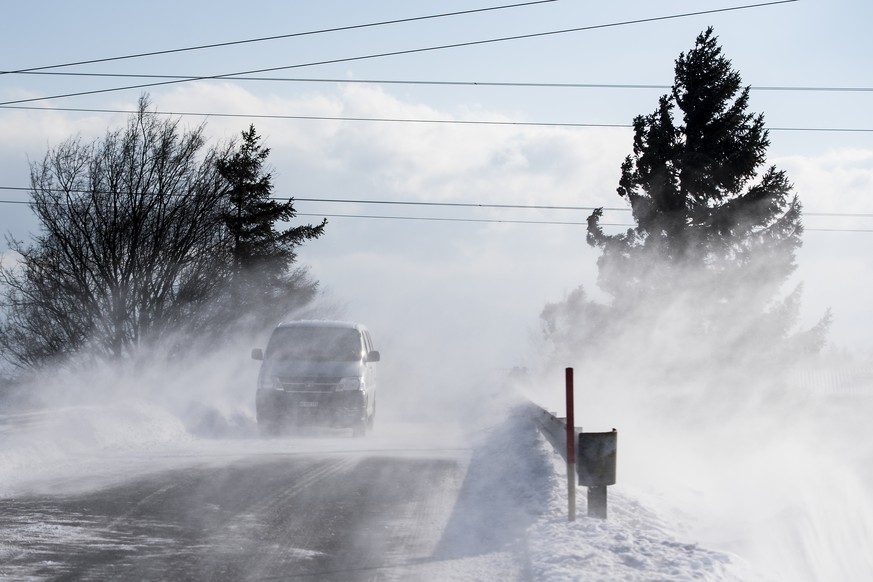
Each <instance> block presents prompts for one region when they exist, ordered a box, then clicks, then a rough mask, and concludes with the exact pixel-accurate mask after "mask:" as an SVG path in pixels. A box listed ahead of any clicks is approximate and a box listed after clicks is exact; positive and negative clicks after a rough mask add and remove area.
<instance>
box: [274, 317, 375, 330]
mask: <svg viewBox="0 0 873 582" xmlns="http://www.w3.org/2000/svg"><path fill="white" fill-rule="evenodd" d="M276 327H332V328H339V329H356V330H358V331H363V330H365V329H367V328H366V327H364V326H363V325H361V324H359V323H354V322H351V321H332V320H328V319H300V320H295V321H283V322H282V323H280V324H279V325H277V326H276Z"/></svg>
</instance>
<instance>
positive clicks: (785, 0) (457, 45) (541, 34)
mask: <svg viewBox="0 0 873 582" xmlns="http://www.w3.org/2000/svg"><path fill="white" fill-rule="evenodd" d="M797 1H798V0H775V1H772V2H762V3H758V4H746V5H743V6H732V7H728V8H716V9H712V10H701V11H697V12H686V13H682V14H672V15H668V16H655V17H650V18H640V19H636V20H626V21H622V22H612V23H608V24H595V25H590V26H579V27H575V28H566V29H561V30H552V31H547V32H534V33H528V34H518V35H513V36H504V37H499V38H490V39H484V40H474V41H468V42H460V43H451V44H443V45H436V46H430V47H420V48H415V49H406V50H398V51H389V52H383V53H374V54H369V55H359V56H355V57H344V58H336V59H326V60H323V61H313V62H309V63H301V64H296V65H286V66H281V67H267V68H262V69H252V70H248V71H237V72H234V73H225V74H220V75H207V76H203V77H190V78H185V79H172V80H167V81H160V82H155V83H140V84H137V85H127V86H124V87H112V88H108V89H93V90H90V91H79V92H74V93H64V94H60V95H49V96H44V97H31V98H28V99H16V100H13V101H4V102H0V105H14V104H18V103H32V102H34V101H44V100H48V99H62V98H66V97H77V96H83V95H96V94H100V93H111V92H116V91H126V90H129V89H145V88H149V87H160V86H165V85H173V84H178V83H187V82H190V81H205V80H214V79H225V78H227V77H230V76H236V75H255V74H259V73H267V72H272V71H283V70H289V69H297V68H303V67H312V66H317V65H328V64H337V63H347V62H352V61H362V60H367V59H377V58H383V57H390V56H398V55H408V54H415V53H423V52H429V51H439V50H445V49H450V48H461V47H470V46H480V45H485V44H492V43H498V42H508V41H514V40H523V39H531V38H540V37H545V36H553V35H558V34H567V33H571V32H582V31H588V30H596V29H603V28H611V27H617V26H627V25H631V24H643V23H649V22H658V21H663V20H672V19H676V18H687V17H690V16H702V15H706V14H716V13H722V12H732V11H737V10H748V9H751V8H761V7H765V6H775V5H779V4H789V3H793V2H797Z"/></svg>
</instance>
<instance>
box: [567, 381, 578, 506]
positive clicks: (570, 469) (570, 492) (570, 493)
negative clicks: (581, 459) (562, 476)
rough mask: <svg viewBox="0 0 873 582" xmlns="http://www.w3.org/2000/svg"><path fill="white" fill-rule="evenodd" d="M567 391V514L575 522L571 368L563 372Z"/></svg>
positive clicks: (574, 443)
mask: <svg viewBox="0 0 873 582" xmlns="http://www.w3.org/2000/svg"><path fill="white" fill-rule="evenodd" d="M565 380H566V391H567V513H568V515H569V520H570V521H576V424H575V420H574V419H573V368H567V369H566V370H565Z"/></svg>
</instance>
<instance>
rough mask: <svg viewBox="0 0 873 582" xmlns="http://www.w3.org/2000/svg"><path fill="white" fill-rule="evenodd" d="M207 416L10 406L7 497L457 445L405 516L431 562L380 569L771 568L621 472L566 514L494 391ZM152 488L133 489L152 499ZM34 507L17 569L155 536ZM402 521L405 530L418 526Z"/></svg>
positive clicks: (2, 445) (544, 576)
mask: <svg viewBox="0 0 873 582" xmlns="http://www.w3.org/2000/svg"><path fill="white" fill-rule="evenodd" d="M210 415H212V416H210ZM215 415H217V416H215ZM473 416H475V417H477V418H478V415H473ZM205 418H207V421H204V415H203V414H199V415H198V416H197V422H192V421H191V418H190V417H188V418H186V419H185V421H186V422H183V421H182V420H181V419H180V418H179V416H178V415H177V414H174V413H170V412H169V411H168V410H166V409H165V408H163V407H160V406H157V405H155V404H149V403H147V402H142V401H139V402H137V401H117V402H115V403H112V404H102V405H96V404H94V405H87V406H84V405H83V406H76V407H67V408H58V409H52V410H45V411H40V412H28V413H18V414H13V415H6V416H2V417H0V496H2V500H5V505H4V508H5V510H6V511H7V513H8V512H10V511H15V508H19V511H24V512H25V513H27V511H28V510H27V509H22V508H26V507H33V506H28V505H27V504H26V503H25V504H24V505H21V503H22V501H21V500H22V499H28V498H32V497H33V496H42V498H43V499H51V498H57V499H68V498H70V496H80V497H81V496H88V497H86V498H87V499H89V500H90V501H89V502H88V503H90V504H93V503H95V501H94V499H100V492H101V491H109V490H114V491H120V490H123V488H124V486H125V484H126V483H131V482H134V481H136V480H137V479H145V478H148V477H149V476H150V475H157V474H163V473H167V472H172V471H175V470H180V469H186V468H188V469H190V470H194V469H196V470H197V471H208V470H212V469H216V470H221V469H222V468H224V467H231V466H233V465H234V464H235V463H236V464H238V463H240V462H245V461H246V460H251V459H258V458H261V459H276V458H292V457H301V458H303V457H305V458H307V459H311V458H322V459H337V458H343V459H353V460H354V462H351V461H349V463H351V465H354V466H360V465H362V463H364V460H368V459H369V460H372V459H374V458H379V459H382V458H386V457H391V458H404V457H405V458H415V459H429V460H431V461H433V460H434V459H448V460H451V461H452V463H450V464H448V465H446V466H447V467H448V466H452V467H455V468H453V469H451V470H452V471H454V472H455V473H457V475H455V474H454V473H453V475H454V476H451V477H446V478H445V479H444V485H442V486H441V487H442V490H443V492H444V495H442V496H441V497H440V499H441V501H440V502H439V503H437V504H436V506H434V505H433V503H431V504H430V505H427V506H428V507H443V510H441V511H443V512H442V513H440V512H439V511H436V510H433V509H429V510H428V511H429V512H430V513H429V515H430V517H428V518H427V519H425V520H424V521H422V520H421V519H418V518H416V519H415V520H412V521H408V523H406V525H403V526H397V527H407V528H412V529H416V528H417V529H427V528H430V529H432V530H433V531H431V532H430V533H427V535H424V534H422V532H417V533H416V534H415V535H417V536H419V537H421V536H422V535H423V536H424V537H421V539H429V540H431V542H428V543H429V544H431V545H428V546H426V547H428V548H430V549H429V550H427V552H428V553H429V555H430V559H429V561H428V564H427V567H426V568H425V564H423V563H422V564H420V565H419V566H418V567H417V569H413V570H409V568H408V566H407V569H406V570H402V571H401V570H398V569H397V568H399V566H398V567H396V568H394V569H393V570H392V569H390V568H387V566H386V568H385V569H384V570H380V572H381V574H380V575H377V577H376V579H399V578H397V576H400V577H403V575H410V576H411V577H412V578H415V577H416V576H418V577H419V579H434V578H432V576H433V575H436V576H439V578H440V579H457V580H483V581H487V580H507V579H509V580H511V579H517V580H582V581H588V580H629V581H644V580H712V581H717V580H756V579H766V578H764V577H763V576H760V575H759V573H758V572H756V571H755V570H754V569H753V568H752V567H751V566H749V565H748V564H747V563H746V562H745V561H744V560H743V559H741V558H739V557H737V556H735V555H732V554H730V553H727V552H722V551H716V550H712V549H707V548H705V547H701V546H700V545H698V544H697V543H695V540H694V539H691V538H688V537H687V536H684V535H682V534H681V533H680V529H681V528H680V526H678V525H677V522H675V520H674V521H671V520H668V519H667V518H666V517H665V515H661V514H659V508H658V507H655V506H649V505H646V503H644V502H643V501H642V500H641V499H640V498H638V497H636V496H634V495H633V494H632V493H631V491H630V490H627V489H625V488H623V487H622V486H621V485H618V486H615V487H612V488H610V518H609V520H607V521H602V520H595V519H588V518H587V517H584V515H585V511H586V507H585V500H584V498H585V496H584V489H582V490H580V493H579V499H580V507H579V514H580V518H579V520H578V521H577V522H575V523H567V518H566V491H565V488H566V480H565V473H564V466H563V461H561V460H560V458H559V457H558V456H557V455H555V454H554V452H553V451H552V449H551V447H550V445H548V444H547V443H546V441H545V440H544V439H543V438H542V436H541V435H540V434H539V433H538V432H537V431H536V429H535V428H534V427H533V425H532V423H530V422H529V420H528V418H527V417H526V416H525V415H524V414H523V413H522V412H521V411H520V409H518V408H515V407H513V406H512V405H511V404H510V403H506V402H501V403H500V404H499V405H498V404H493V403H492V404H490V405H489V408H488V415H487V418H488V419H490V420H488V421H487V422H482V421H478V422H470V421H469V420H468V421H467V422H465V424H464V428H463V430H462V429H461V428H459V427H458V426H456V425H453V424H452V425H446V424H434V423H430V424H428V423H400V422H392V421H391V419H390V418H388V419H383V422H381V423H380V426H379V427H378V429H377V430H376V432H374V434H372V435H370V436H369V437H368V438H366V439H363V440H359V439H350V438H348V437H347V436H346V435H345V434H340V433H335V432H331V431H325V432H324V433H322V434H319V435H316V436H315V437H308V438H280V439H271V440H261V439H257V438H255V437H254V436H253V435H252V434H251V428H252V427H251V421H250V420H249V421H248V424H247V423H246V416H245V414H244V413H240V414H239V415H229V416H223V415H221V414H218V413H215V412H214V411H213V412H212V413H210V414H206V415H205ZM210 419H211V420H210ZM229 419H230V420H229ZM204 422H205V424H206V425H208V426H211V427H212V429H213V431H214V432H216V433H220V434H223V435H224V436H223V437H221V438H216V437H204V436H195V435H194V434H192V432H191V429H192V427H195V428H196V430H194V432H195V433H199V434H201V435H202V434H203V433H204V430H205V429H204ZM216 427H217V428H218V429H220V430H217V428H216ZM346 464H348V463H346ZM351 465H350V466H351ZM447 470H448V469H447ZM189 472H190V471H189ZM349 475H353V473H349ZM349 478H351V479H354V477H349ZM452 483H454V484H455V485H451V484H452ZM112 488H115V489H112ZM119 488H121V489H119ZM167 489H172V485H166V486H161V487H157V488H156V489H155V490H154V491H151V492H150V493H149V496H153V495H163V494H165V490H167ZM423 494H424V493H422V495H423ZM283 495H288V494H287V493H283ZM428 495H430V494H428ZM149 496H146V497H145V498H144V499H143V500H141V501H138V502H137V503H138V504H145V503H146V500H147V499H148V498H149ZM83 498H84V497H83ZM41 503H42V502H41ZM40 507H43V505H41V506H40ZM52 507H54V506H52ZM338 510H339V508H338ZM30 511H31V513H32V514H30V515H27V514H22V515H11V516H10V515H5V516H4V521H3V523H4V524H5V525H4V527H5V528H6V530H7V531H5V532H2V533H3V535H0V539H2V540H5V541H0V563H2V562H3V561H4V560H6V561H10V560H12V559H13V558H15V559H17V560H18V562H19V563H20V564H24V566H23V569H22V568H19V569H17V570H16V571H15V572H16V574H15V576H19V575H22V572H27V571H28V570H27V563H28V561H27V559H25V558H22V552H27V548H28V547H33V545H32V544H31V542H33V544H36V545H39V547H41V548H43V550H41V551H46V550H45V548H47V547H49V548H50V547H55V549H56V548H57V547H68V546H63V544H73V545H72V546H69V547H75V544H76V543H80V544H86V545H88V546H87V547H89V548H93V547H94V544H103V545H104V546H106V545H107V544H110V545H111V544H116V545H115V546H112V547H116V549H117V548H118V547H122V546H124V545H125V544H127V545H130V544H133V546H136V544H140V545H142V547H151V546H153V545H154V543H155V542H154V540H152V541H149V540H142V539H141V540H138V541H137V540H134V539H130V537H129V536H130V535H131V534H129V533H128V534H125V535H126V536H127V537H124V538H123V539H122V538H119V537H118V535H117V532H116V535H115V538H113V539H112V540H110V539H107V535H108V534H106V530H105V527H104V529H97V530H95V529H94V527H96V526H94V527H91V529H89V527H90V526H88V521H87V518H88V516H83V515H79V514H76V515H59V514H58V513H57V512H59V511H61V509H59V508H57V507H55V508H54V509H52V511H51V512H46V511H43V513H42V514H33V510H30ZM66 511H71V510H70V509H67V510H66ZM404 511H406V512H407V513H409V512H412V513H416V512H419V513H420V510H415V509H408V510H404ZM434 511H436V513H434ZM667 513H669V512H667ZM94 519H96V518H94ZM150 519H153V518H150ZM410 519H411V518H410ZM83 520H85V521H83ZM83 523H84V524H85V525H83ZM404 523H405V522H404ZM395 525H396V524H395ZM86 526H87V527H86ZM167 527H168V526H167ZM404 535H405V536H406V537H403V539H408V538H409V535H412V534H411V533H410V534H409V535H406V534H404ZM101 536H102V537H101ZM149 536H150V537H155V534H154V533H152V534H149ZM149 536H147V537H149ZM157 537H160V536H157ZM77 538H82V539H81V540H79V541H77ZM416 539H419V538H416ZM423 543H424V542H420V543H418V545H417V546H416V547H417V548H418V550H417V551H419V552H420V551H423V550H422V548H424V547H425V546H423V545H422V544H423ZM53 544H54V546H53ZM58 544H61V546H58ZM119 544H121V546H119ZM150 544H151V546H150ZM82 547H85V546H82ZM100 547H103V546H100ZM136 547H139V546H136ZM300 551H301V552H304V551H309V550H304V549H301V550H300ZM295 556H296V555H295ZM301 556H302V554H301ZM296 557H297V558H299V557H300V556H296ZM287 558H288V556H287V555H286V556H285V559H287ZM409 558H410V556H406V557H404V556H391V560H393V562H392V563H398V562H397V561H398V560H400V562H403V561H404V559H405V560H406V562H407V563H408V562H409ZM301 559H302V558H301ZM422 568H424V569H422ZM428 568H429V569H428ZM10 572H11V570H7V571H6V572H4V570H3V568H2V567H0V577H2V576H4V575H5V576H7V577H9V576H10V575H11V574H10ZM25 578H26V579H40V576H38V575H33V576H25ZM10 579H17V578H16V577H12V578H10Z"/></svg>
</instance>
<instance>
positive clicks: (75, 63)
mask: <svg viewBox="0 0 873 582" xmlns="http://www.w3.org/2000/svg"><path fill="white" fill-rule="evenodd" d="M550 2H557V0H535V1H532V2H521V3H518V4H506V5H503V6H491V7H488V8H476V9H473V10H459V11H457V12H445V13H442V14H430V15H427V16H414V17H410V18H397V19H394V20H383V21H381V22H369V23H366V24H353V25H349V26H337V27H333V28H323V29H320V30H308V31H305V32H293V33H290V34H280V35H275V36H262V37H259V38H249V39H244V40H233V41H228V42H217V43H212V44H201V45H197V46H189V47H183V48H175V49H165V50H158V51H151V52H145V53H134V54H129V55H121V56H115V57H106V58H100V59H90V60H86V61H73V62H68V63H60V64H55V65H45V66H40V67H29V68H26V69H18V70H15V71H0V75H13V74H25V73H38V72H41V71H47V70H49V69H60V68H64V67H76V66H79V65H93V64H95V63H108V62H112V61H122V60H126V59H138V58H142V57H154V56H158V55H168V54H173V53H182V52H188V51H199V50H204V49H211V48H219V47H226V46H235V45H241V44H251V43H257V42H265V41H271V40H280V39H286V38H296V37H300V36H313V35H317V34H325V33H329V32H344V31H348V30H357V29H361V28H372V27H376V26H387V25H390V24H403V23H407V22H416V21H420V20H430V19H435V18H446V17H449V16H462V15H467V14H475V13H479V12H492V11H496V10H505V9H508V8H520V7H522V6H532V5H534V4H547V3H550ZM41 74H70V73H41Z"/></svg>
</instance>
